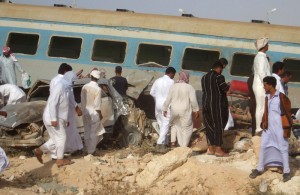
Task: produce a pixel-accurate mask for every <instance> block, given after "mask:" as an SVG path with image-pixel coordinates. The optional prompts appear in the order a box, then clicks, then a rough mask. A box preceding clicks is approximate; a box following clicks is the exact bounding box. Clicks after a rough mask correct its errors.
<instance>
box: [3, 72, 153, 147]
mask: <svg viewBox="0 0 300 195" xmlns="http://www.w3.org/2000/svg"><path fill="white" fill-rule="evenodd" d="M132 76H133V77H135V75H132ZM152 79H153V76H148V77H147V76H146V77H145V76H144V77H141V78H140V79H137V78H136V77H135V78H134V79H133V82H132V83H133V84H131V87H129V89H128V91H127V94H128V96H129V97H128V98H123V97H122V96H121V95H119V94H118V92H117V91H116V90H115V89H114V87H113V86H112V85H111V83H110V80H108V79H100V80H99V81H98V84H99V86H100V87H101V88H102V108H101V110H102V115H103V119H102V123H103V126H104V128H105V131H106V133H105V135H104V138H106V137H109V139H115V140H116V141H117V142H118V143H119V145H120V146H122V147H127V146H128V145H140V144H141V142H142V139H143V138H144V137H147V136H149V135H150V133H151V132H153V131H154V129H153V127H152V125H151V124H152V122H153V121H152V120H150V119H149V118H148V117H147V116H146V113H145V111H143V110H142V109H140V108H138V107H137V106H136V105H141V103H139V101H140V94H141V93H142V92H143V90H144V89H145V88H146V87H147V85H148V84H149V83H150V81H151V80H152ZM89 81H90V79H88V78H83V79H79V80H77V81H76V82H75V83H74V86H73V91H74V96H75V100H76V102H77V103H78V104H79V105H80V92H81V89H82V87H83V85H84V84H86V83H88V82H89ZM49 84H50V81H49V80H38V81H37V82H36V83H35V84H34V85H33V86H32V87H31V89H30V90H29V92H28V94H27V102H24V103H19V104H16V105H6V106H4V107H3V108H2V109H1V110H0V145H1V146H11V147H15V146H18V147H31V146H39V145H41V144H43V143H44V142H45V141H47V131H46V128H45V126H44V124H43V121H42V116H43V110H44V108H45V106H46V101H47V99H48V97H49ZM152 101H153V100H152ZM77 127H78V129H79V132H81V133H82V132H84V128H83V122H82V118H81V117H77Z"/></svg>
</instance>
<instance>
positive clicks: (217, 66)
mask: <svg viewBox="0 0 300 195" xmlns="http://www.w3.org/2000/svg"><path fill="white" fill-rule="evenodd" d="M211 69H212V70H213V71H215V72H216V73H218V74H221V73H222V71H223V64H222V63H221V62H220V61H219V60H218V61H216V62H215V63H214V64H213V65H212V67H211Z"/></svg>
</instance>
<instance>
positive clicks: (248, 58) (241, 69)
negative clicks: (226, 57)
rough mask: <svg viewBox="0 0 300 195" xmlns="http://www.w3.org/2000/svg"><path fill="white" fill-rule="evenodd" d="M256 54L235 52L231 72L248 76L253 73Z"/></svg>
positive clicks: (235, 74)
mask: <svg viewBox="0 0 300 195" xmlns="http://www.w3.org/2000/svg"><path fill="white" fill-rule="evenodd" d="M254 58H255V54H248V53H235V54H234V55H233V57H232V64H231V69H230V74H231V75H234V76H245V77H248V76H250V75H251V74H252V72H253V71H252V67H253V62H254Z"/></svg>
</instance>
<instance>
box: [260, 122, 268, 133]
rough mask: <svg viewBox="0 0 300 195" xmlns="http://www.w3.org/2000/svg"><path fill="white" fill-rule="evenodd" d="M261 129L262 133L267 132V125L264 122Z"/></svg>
mask: <svg viewBox="0 0 300 195" xmlns="http://www.w3.org/2000/svg"><path fill="white" fill-rule="evenodd" d="M261 127H262V129H263V130H264V131H266V130H267V124H266V123H265V122H263V123H261Z"/></svg>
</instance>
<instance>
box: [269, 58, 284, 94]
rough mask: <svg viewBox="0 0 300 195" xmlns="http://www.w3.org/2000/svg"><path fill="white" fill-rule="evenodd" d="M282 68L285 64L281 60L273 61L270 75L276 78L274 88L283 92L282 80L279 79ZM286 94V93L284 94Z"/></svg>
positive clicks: (282, 71)
mask: <svg viewBox="0 0 300 195" xmlns="http://www.w3.org/2000/svg"><path fill="white" fill-rule="evenodd" d="M284 68H285V65H284V63H283V62H275V63H274V64H273V67H272V76H273V77H274V78H275V79H276V81H277V82H276V83H277V84H276V88H275V89H276V90H277V91H279V92H281V93H283V94H285V91H284V88H283V85H282V81H281V75H282V74H283V73H284ZM285 95H286V94H285Z"/></svg>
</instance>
